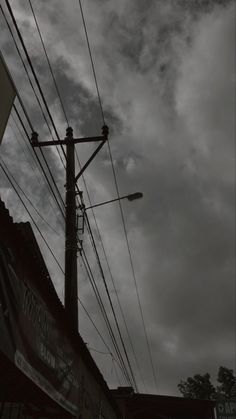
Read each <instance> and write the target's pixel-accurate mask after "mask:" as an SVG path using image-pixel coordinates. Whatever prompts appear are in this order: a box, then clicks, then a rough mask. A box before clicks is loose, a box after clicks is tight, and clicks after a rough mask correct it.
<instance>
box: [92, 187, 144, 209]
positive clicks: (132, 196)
mask: <svg viewBox="0 0 236 419" xmlns="http://www.w3.org/2000/svg"><path fill="white" fill-rule="evenodd" d="M142 197H143V194H142V192H135V193H132V194H129V195H125V196H121V197H120V198H115V199H110V200H109V201H105V202H100V204H95V205H91V206H90V207H86V208H84V210H85V211H86V210H88V209H91V208H95V207H100V206H101V205H106V204H110V203H111V202H115V201H121V199H128V201H134V200H135V199H140V198H142Z"/></svg>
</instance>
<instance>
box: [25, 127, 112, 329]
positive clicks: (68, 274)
mask: <svg viewBox="0 0 236 419" xmlns="http://www.w3.org/2000/svg"><path fill="white" fill-rule="evenodd" d="M108 132H109V130H108V127H107V126H106V125H104V126H103V127H102V135H101V136H98V137H85V138H73V130H72V128H71V127H68V128H67V130H66V138H65V139H64V140H58V141H38V134H37V133H36V132H33V133H32V136H31V145H32V147H46V146H57V145H65V146H66V215H65V229H66V236H65V312H66V315H67V320H68V322H69V324H70V326H71V327H72V328H73V329H74V330H75V331H76V332H77V331H78V285H77V251H78V243H77V217H76V195H77V192H76V182H77V180H78V179H79V178H80V176H81V175H82V174H83V172H84V171H85V169H86V168H87V167H88V165H89V164H90V163H91V161H92V160H93V159H94V157H95V156H96V155H97V154H98V152H99V151H100V149H101V148H102V146H103V145H104V144H105V142H106V141H107V139H108ZM88 142H100V144H99V146H98V147H97V148H96V149H95V150H94V152H93V153H92V155H91V157H90V158H89V159H88V160H87V162H86V163H85V164H84V166H83V167H82V169H81V170H80V172H79V173H78V174H77V175H75V144H77V143H88Z"/></svg>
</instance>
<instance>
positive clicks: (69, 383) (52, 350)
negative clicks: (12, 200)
mask: <svg viewBox="0 0 236 419" xmlns="http://www.w3.org/2000/svg"><path fill="white" fill-rule="evenodd" d="M0 336H1V339H0V417H1V418H8V419H13V418H18V419H23V418H27V419H30V418H34V419H47V418H60V419H67V418H74V417H77V418H81V419H95V418H99V419H118V418H120V414H119V410H118V408H117V404H116V402H115V401H114V399H113V397H112V395H111V393H110V391H109V389H108V386H107V384H106V382H105V381H104V379H103V376H102V374H101V373H100V371H99V369H98V368H97V366H96V364H95V362H94V360H93V358H92V357H91V355H90V352H89V351H88V349H87V347H86V345H85V343H84V342H83V340H82V338H81V337H80V335H79V334H78V333H75V331H73V330H72V329H71V328H70V326H69V324H68V322H67V321H66V317H65V311H64V307H63V305H62V303H61V302H60V300H59V298H58V296H57V293H56V291H55V289H54V286H53V283H52V281H51V279H50V276H49V273H48V271H47V268H46V265H45V263H44V260H43V257H42V255H41V252H40V249H39V247H38V244H37V242H36V239H35V236H34V234H33V231H32V228H31V226H30V224H29V223H14V222H13V219H12V217H11V216H10V215H9V212H8V210H7V209H6V208H5V205H4V203H3V202H2V201H1V200H0Z"/></svg>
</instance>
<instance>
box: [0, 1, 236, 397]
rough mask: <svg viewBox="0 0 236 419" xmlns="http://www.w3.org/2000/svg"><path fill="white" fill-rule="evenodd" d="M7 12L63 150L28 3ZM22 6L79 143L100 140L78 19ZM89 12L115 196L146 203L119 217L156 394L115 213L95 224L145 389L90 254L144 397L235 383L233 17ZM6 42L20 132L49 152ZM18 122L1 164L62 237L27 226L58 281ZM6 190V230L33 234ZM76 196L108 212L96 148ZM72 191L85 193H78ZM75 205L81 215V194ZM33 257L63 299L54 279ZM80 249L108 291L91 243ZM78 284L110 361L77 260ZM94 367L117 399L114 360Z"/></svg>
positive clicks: (186, 7) (132, 5) (211, 12)
mask: <svg viewBox="0 0 236 419" xmlns="http://www.w3.org/2000/svg"><path fill="white" fill-rule="evenodd" d="M1 3H2V5H3V7H4V10H5V11H6V8H5V2H4V1H3V0H1ZM10 3H11V5H12V8H13V11H14V14H15V16H16V19H17V22H18V24H19V28H20V30H21V31H22V34H23V37H24V40H25V43H26V46H27V48H28V51H29V54H30V56H31V58H32V61H33V64H34V66H35V69H36V72H37V74H38V77H39V81H40V83H41V85H42V89H43V91H44V93H45V96H46V98H47V101H48V103H49V105H50V110H51V112H52V115H53V117H54V119H55V121H56V125H57V127H58V131H59V134H60V136H61V137H62V138H63V137H64V136H65V129H66V123H65V119H64V117H63V113H62V111H61V108H60V104H59V102H58V97H57V95H56V92H55V89H54V87H53V82H52V79H51V76H50V73H49V71H48V67H47V63H46V60H45V56H44V53H43V50H42V46H41V44H40V40H39V37H38V34H37V31H36V29H35V24H34V20H33V17H32V14H31V12H30V8H29V4H28V1H26V0H12V1H11V2H10ZM32 4H33V6H34V10H35V13H36V16H37V17H38V20H39V25H40V28H41V30H42V35H43V39H44V41H45V45H46V47H47V52H48V55H49V58H50V60H51V63H52V67H53V70H54V72H55V77H56V80H57V82H58V86H59V89H60V91H61V95H62V98H63V103H64V105H65V109H66V112H67V115H68V118H69V121H70V124H71V126H72V127H73V128H74V132H75V135H76V136H79V135H84V136H88V135H100V133H101V127H102V125H103V122H102V119H101V114H100V109H99V106H98V100H97V96H96V89H95V84H94V79H93V74H92V70H91V64H90V60H89V56H88V50H87V47H86V40H85V35H84V32H83V26H82V20H81V15H80V10H79V3H78V2H76V1H74V0H73V1H72V0H67V1H63V0H57V1H55V0H50V1H47V2H46V1H41V2H37V1H36V0H32ZM83 5H84V14H85V19H86V22H87V28H88V34H89V38H90V42H91V49H92V52H93V57H94V63H95V68H96V74H97V78H98V84H99V87H100V92H101V98H102V103H103V107H104V110H105V117H106V123H107V124H108V125H109V127H110V132H111V135H110V145H111V150H112V155H113V159H114V165H115V170H116V174H117V179H118V184H119V189H120V194H121V195H125V194H127V193H131V192H135V191H142V192H143V194H144V198H143V199H142V200H139V201H137V202H132V203H130V202H123V204H122V205H123V210H124V214H125V220H126V227H127V231H128V238H129V243H130V248H131V253H132V257H133V263H134V269H135V273H136V280H137V284H138V289H139V293H140V299H141V303H142V308H143V314H144V318H145V323H146V327H147V333H148V337H149V342H150V346H151V351H152V355H153V361H154V366H155V371H156V376H157V382H158V388H157V389H156V388H155V385H154V380H153V376H152V372H151V367H150V360H149V358H148V352H147V347H146V344H145V338H144V332H143V329H142V322H141V317H140V312H139V309H138V303H137V296H136V292H135V287H134V281H133V277H132V270H131V267H130V262H129V256H128V251H127V247H126V242H125V240H124V234H123V227H122V222H121V216H120V212H119V207H118V205H116V204H112V205H109V206H106V207H105V206H104V207H101V208H97V209H96V211H95V215H96V218H97V222H98V225H99V228H100V232H101V236H102V239H103V242H104V247H105V249H106V253H107V258H108V261H109V264H110V268H111V271H112V274H113V277H114V281H115V284H116V288H117V292H118V294H119V298H120V301H121V304H122V307H123V310H124V313H125V316H126V318H127V323H128V327H129V331H130V335H131V337H132V341H133V344H134V347H135V351H136V354H137V358H138V361H139V364H140V369H141V374H140V373H139V371H138V368H137V366H136V364H135V362H134V361H133V357H132V352H131V350H130V347H129V342H128V340H127V336H126V332H125V328H124V325H123V324H122V320H121V316H120V313H119V308H118V306H117V301H116V299H115V293H114V290H113V286H112V283H111V279H110V276H109V272H108V269H107V267H106V264H105V258H104V255H103V254H102V251H101V246H100V244H99V241H98V242H97V243H98V248H99V253H100V255H101V260H102V263H103V266H104V271H105V272H106V277H107V281H108V284H109V289H110V292H111V295H112V299H113V301H114V305H115V307H116V310H117V313H118V317H119V319H120V324H121V328H122V331H123V334H124V337H125V341H126V343H127V348H128V351H129V354H130V358H131V360H132V365H133V369H134V371H135V374H136V378H137V382H138V386H139V389H140V391H141V392H151V393H156V392H158V393H159V394H171V395H178V394H179V393H178V389H177V384H178V382H179V381H180V379H184V378H187V377H188V376H190V375H193V374H195V373H205V372H209V373H210V374H211V376H212V378H213V380H215V378H216V374H217V371H218V368H219V366H220V365H223V366H226V367H228V368H235V144H234V141H235V36H234V35H235V2H234V1H221V2H220V1H209V0H208V1H203V0H201V1H200V0H198V1H197V0H189V1H187V0H182V1H181V0H172V1H171V0H162V1H161V0H159V1H158V0H156V1H154V0H145V1H141V0H119V1H115V0H109V1H108V0H99V1H98V0H84V2H83ZM6 12H7V11H6ZM7 16H8V17H9V15H8V14H7ZM9 21H10V19H9ZM0 28H1V36H0V45H1V49H2V52H3V54H4V57H5V59H6V61H7V63H8V66H9V69H10V71H11V73H12V77H13V78H14V81H15V83H16V86H17V88H18V89H19V92H20V94H21V96H22V99H23V101H24V103H25V106H26V108H27V111H28V113H29V115H30V118H31V119H32V121H33V123H34V127H35V129H36V130H37V131H38V133H39V136H40V139H41V140H46V139H49V138H50V136H49V134H48V131H47V128H46V127H45V124H44V122H43V119H42V116H41V113H40V110H39V108H38V105H37V102H36V99H35V96H34V94H33V93H32V90H31V88H30V86H29V84H28V82H27V78H26V76H25V73H24V70H23V68H22V65H21V63H20V61H19V58H18V57H17V53H16V50H15V49H14V45H13V43H12V40H11V37H10V34H9V32H8V30H7V28H6V25H5V22H4V20H3V18H2V15H0ZM12 115H13V117H14V119H15V120H16V118H15V116H14V113H12ZM14 119H13V118H12V117H10V119H9V124H8V127H7V130H6V134H5V138H4V140H3V144H2V146H1V157H2V158H3V160H4V162H5V163H6V164H7V165H8V167H9V168H10V170H11V171H12V173H14V174H15V176H17V179H18V181H19V183H20V185H21V187H22V188H24V190H25V192H26V193H27V194H28V196H29V197H30V199H32V201H33V202H34V204H35V205H37V207H38V209H39V210H40V212H41V213H42V214H43V215H44V216H45V218H46V219H47V220H48V221H49V222H50V223H51V224H52V225H53V226H54V227H55V228H56V229H57V234H54V233H52V232H51V231H50V230H49V229H48V228H47V226H46V225H45V224H43V223H42V222H41V221H40V220H39V219H38V217H37V216H36V214H35V213H34V212H33V211H32V214H33V216H34V217H35V219H37V221H38V222H39V226H40V228H41V230H42V231H43V233H44V234H45V236H46V237H47V240H48V243H49V244H50V246H51V248H52V249H53V250H54V251H55V254H56V255H57V257H58V258H59V260H60V263H61V264H62V265H63V264H64V260H63V252H64V250H63V247H64V243H63V240H64V238H63V236H64V232H63V221H62V219H61V218H60V213H59V212H58V210H57V209H56V207H55V205H54V204H53V201H52V199H50V198H49V194H48V191H47V189H46V187H45V183H44V181H43V180H42V177H41V178H40V175H39V174H38V173H37V172H36V170H35V168H34V166H33V168H32V164H33V162H32V159H31V158H29V156H28V151H27V153H26V150H25V143H24V141H23V138H22V137H21V136H20V134H19V132H18V130H17V127H16V125H15V122H14ZM29 132H30V131H29ZM23 147H24V148H23ZM77 151H78V155H79V157H80V160H81V162H82V163H83V162H85V161H86V158H87V156H88V155H89V153H90V152H91V148H88V147H87V146H86V145H80V146H77ZM47 157H48V160H49V162H50V166H51V168H52V170H53V173H54V175H55V178H56V180H57V183H58V186H59V188H60V190H61V191H62V193H63V194H64V186H63V185H64V183H65V178H64V170H63V167H62V165H61V162H60V159H59V156H58V155H57V154H56V151H55V150H52V151H47ZM33 169H34V171H33ZM0 176H1V188H0V191H1V197H2V199H4V200H5V202H6V204H7V206H8V208H9V209H10V213H11V214H12V215H13V216H14V219H15V220H16V221H27V220H29V216H28V215H27V213H26V212H25V211H24V208H23V207H22V205H21V204H20V203H19V200H18V198H17V197H16V195H15V193H14V191H12V190H11V188H10V187H9V184H8V182H7V181H6V179H5V177H4V175H3V174H2V172H1V173H0ZM40 179H41V180H40ZM85 180H86V184H87V187H88V190H89V192H90V196H91V200H92V202H93V203H97V202H101V201H103V200H108V199H112V198H113V197H116V190H115V184H114V178H113V174H112V170H111V164H110V161H109V154H108V150H107V148H106V147H105V148H104V150H103V151H102V152H101V153H100V154H99V156H97V157H96V160H95V161H94V162H93V163H92V165H91V166H90V167H89V168H88V169H87V170H86V173H85ZM79 186H80V187H81V189H83V190H85V187H84V184H83V182H81V183H80V184H79ZM84 197H85V202H86V205H88V199H87V195H86V193H85V196H84ZM91 223H92V225H94V221H93V219H92V218H91ZM36 236H37V237H38V234H37V232H36ZM38 241H39V244H40V246H41V249H42V252H43V255H44V257H45V260H46V262H47V266H48V269H49V270H50V273H51V275H52V279H53V281H54V284H55V286H56V289H57V291H58V294H59V296H60V298H61V299H63V276H62V274H61V272H60V271H59V270H58V268H57V266H56V265H55V263H54V262H53V260H52V258H51V256H50V254H49V252H48V251H47V249H45V247H44V246H43V244H42V242H41V239H40V238H39V237H38ZM84 247H85V251H86V252H87V254H88V257H89V258H90V261H91V265H92V266H93V270H94V274H95V279H96V281H97V283H98V286H99V287H100V289H101V290H102V282H101V278H100V275H99V272H98V269H97V266H96V263H95V259H94V256H93V254H92V251H91V246H90V244H89V241H88V240H87V238H86V237H84ZM78 268H79V295H80V297H81V299H82V300H83V302H84V303H85V305H86V307H87V309H88V310H89V311H90V314H91V316H92V317H93V319H94V321H95V322H96V324H97V325H98V327H99V329H100V330H101V332H102V333H103V336H104V338H105V339H106V341H107V342H108V343H109V345H110V346H111V344H110V342H109V338H108V337H107V332H106V331H105V327H104V323H103V321H102V319H101V316H100V313H99V309H98V306H97V303H96V300H95V298H94V296H93V294H92V291H91V288H90V285H89V282H88V280H87V278H86V273H85V271H84V268H83V266H82V264H81V262H80V260H79V263H78ZM101 292H102V291H101ZM105 304H106V307H107V312H108V313H109V306H108V304H107V302H106V301H105ZM79 313H80V319H79V323H80V332H81V334H82V336H83V337H84V340H85V341H86V343H87V344H88V346H89V347H91V348H94V349H97V350H99V351H102V352H107V350H106V348H104V345H103V343H102V342H101V340H100V338H99V337H98V335H97V334H96V331H95V330H94V329H93V326H91V325H90V324H89V321H88V319H87V318H86V316H85V315H84V313H83V311H82V309H81V308H80V310H79ZM111 321H112V320H111ZM92 354H93V356H94V357H95V359H96V361H97V362H98V365H99V367H101V370H102V372H103V374H104V377H105V379H106V380H107V382H108V384H109V385H110V386H113V387H114V386H117V385H119V382H118V380H117V377H116V374H115V370H114V365H113V362H112V360H111V357H110V356H109V355H105V354H99V353H96V352H94V351H93V352H92ZM143 382H144V384H143ZM121 383H122V384H124V383H123V381H121Z"/></svg>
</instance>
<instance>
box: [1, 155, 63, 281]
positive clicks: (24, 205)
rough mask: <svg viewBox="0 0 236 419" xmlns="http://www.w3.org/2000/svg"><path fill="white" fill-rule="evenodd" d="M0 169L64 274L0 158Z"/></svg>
mask: <svg viewBox="0 0 236 419" xmlns="http://www.w3.org/2000/svg"><path fill="white" fill-rule="evenodd" d="M0 167H1V169H2V171H3V172H4V174H5V176H6V178H7V179H8V181H9V183H10V185H11V186H12V188H13V189H14V191H15V193H16V194H17V196H18V198H19V199H20V201H21V203H22V205H23V207H24V208H25V210H26V212H27V213H28V215H29V217H30V219H31V221H32V222H33V224H34V226H35V228H36V230H37V231H38V233H39V235H40V237H41V238H42V240H43V242H44V244H45V245H46V247H47V248H48V250H49V252H50V253H51V255H52V257H53V259H54V261H55V262H56V264H57V265H58V267H59V269H60V270H61V272H62V273H64V271H63V269H62V267H61V265H60V263H59V262H58V260H57V258H56V256H55V254H54V253H53V251H52V249H51V247H50V246H49V244H48V242H47V240H46V239H45V237H44V235H43V234H42V232H41V230H40V228H39V227H38V225H37V223H36V221H35V220H34V218H33V216H32V214H31V213H30V211H29V210H28V208H27V206H26V204H25V203H24V201H23V199H22V198H21V196H20V194H19V192H18V191H17V189H16V187H15V185H14V183H13V182H12V180H11V178H10V176H9V174H8V173H7V170H6V169H5V168H4V162H3V160H2V158H1V157H0Z"/></svg>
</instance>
